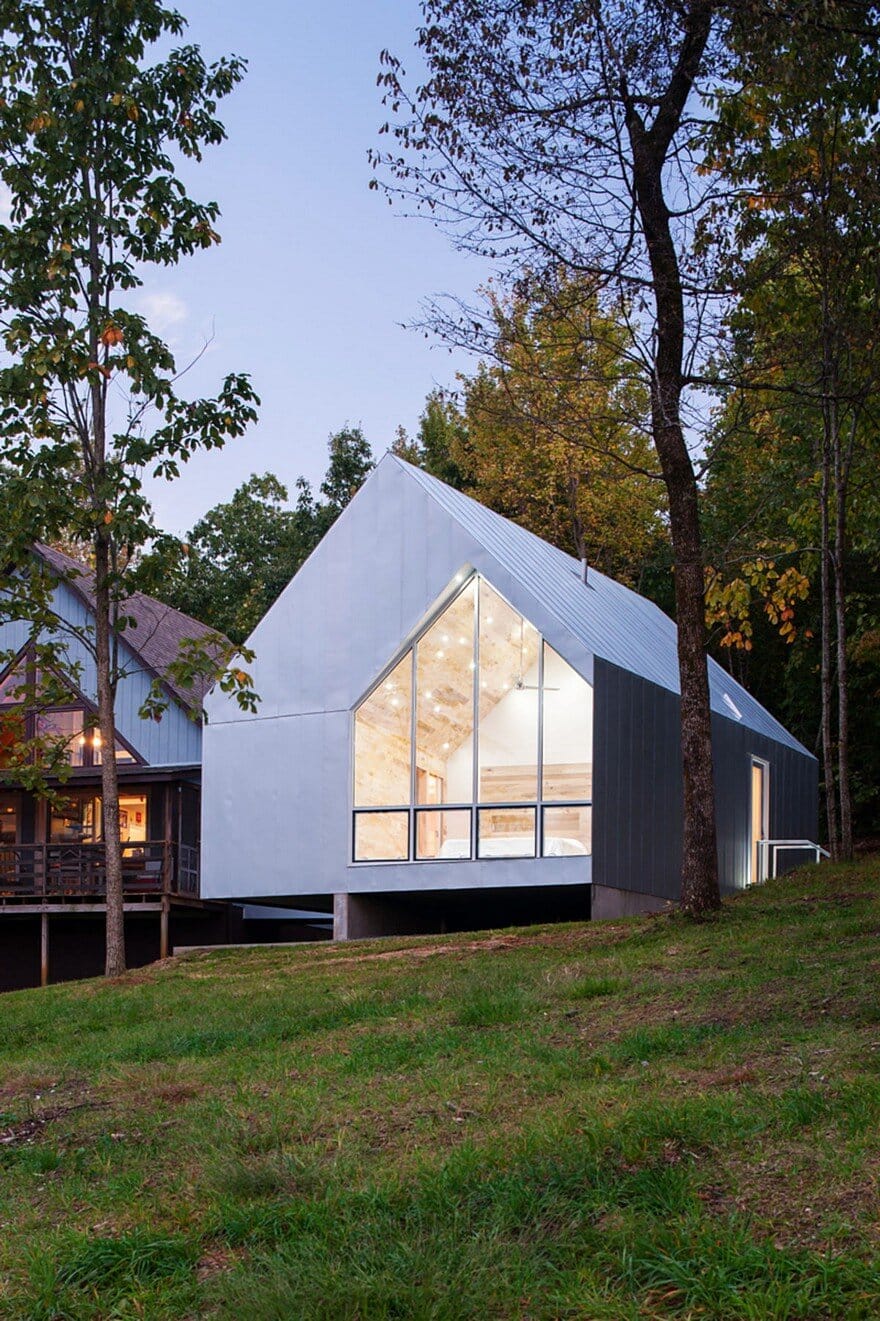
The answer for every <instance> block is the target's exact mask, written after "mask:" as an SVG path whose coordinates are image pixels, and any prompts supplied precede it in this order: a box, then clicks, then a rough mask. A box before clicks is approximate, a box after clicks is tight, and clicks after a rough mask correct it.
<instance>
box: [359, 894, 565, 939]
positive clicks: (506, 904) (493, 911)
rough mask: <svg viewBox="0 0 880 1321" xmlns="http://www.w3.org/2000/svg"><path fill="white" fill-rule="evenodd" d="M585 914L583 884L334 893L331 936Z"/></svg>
mask: <svg viewBox="0 0 880 1321" xmlns="http://www.w3.org/2000/svg"><path fill="white" fill-rule="evenodd" d="M589 916H590V887H589V886H588V885H559V886H548V887H546V888H540V889H539V888H538V887H535V888H534V889H525V888H521V887H514V888H508V889H498V890H457V891H456V890H452V891H450V890H431V891H409V892H407V893H384V894H370V895H364V894H337V895H335V896H334V904H333V938H334V940H366V939H368V938H369V937H371V936H412V935H422V936H424V935H442V934H444V933H445V932H447V931H485V930H487V929H496V930H497V929H499V928H502V929H503V928H505V927H515V926H531V925H534V924H536V923H542V922H586V921H587V920H588V919H589Z"/></svg>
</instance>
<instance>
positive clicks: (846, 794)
mask: <svg viewBox="0 0 880 1321" xmlns="http://www.w3.org/2000/svg"><path fill="white" fill-rule="evenodd" d="M841 460H842V456H841V453H840V434H839V432H838V434H837V435H836V436H835V446H834V505H835V515H834V615H835V620H834V622H835V631H836V637H837V792H838V795H839V799H840V850H839V856H840V858H841V860H842V861H848V860H849V859H850V858H851V857H852V854H853V832H852V790H851V786H850V775H849V670H848V665H847V657H846V636H847V633H846V498H847V489H846V488H847V483H846V476H845V474H844V471H843V464H842V461H841Z"/></svg>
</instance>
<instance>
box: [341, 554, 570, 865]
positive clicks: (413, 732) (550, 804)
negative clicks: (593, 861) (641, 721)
mask: <svg viewBox="0 0 880 1321" xmlns="http://www.w3.org/2000/svg"><path fill="white" fill-rule="evenodd" d="M481 583H485V584H486V585H487V586H488V587H489V588H490V590H491V591H492V592H494V593H495V595H496V596H498V597H499V598H500V599H501V600H502V601H503V602H504V603H505V605H507V606H508V607H509V609H511V610H512V611H514V612H515V613H516V614H518V615H520V616H521V617H522V618H523V619H526V616H525V615H523V614H522V611H520V610H518V609H517V607H516V606H515V605H513V604H512V603H511V602H510V601H508V600H507V598H506V597H505V596H504V595H503V593H502V592H499V591H498V588H497V587H495V585H494V584H493V583H491V582H490V581H489V579H488V578H485V577H484V576H483V575H482V574H481V573H479V572H478V571H477V570H476V569H471V570H469V571H465V570H462V571H461V572H459V573H457V574H456V575H455V577H454V579H453V581H452V583H451V584H450V587H449V588H447V590H446V592H444V593H443V596H442V597H441V599H440V601H439V602H438V604H437V605H436V606H435V608H434V609H433V610H432V611H431V613H430V614H429V615H428V616H427V617H426V618H425V619H424V620H423V621H422V622H421V623H420V624H419V626H418V628H417V629H416V630H415V631H414V632H413V633H412V634H411V636H410V637H409V640H408V641H407V642H406V643H405V645H403V646H402V647H400V649H399V650H398V651H397V652H395V654H394V656H393V658H392V659H391V660H390V661H389V663H388V664H387V665H385V666H384V667H383V669H382V670H381V672H380V673H379V675H378V677H377V678H376V679H375V680H374V682H373V683H372V684H371V685H370V687H369V688H368V689H367V690H366V691H365V692H364V693H363V694H362V695H361V696H360V697H359V698H358V700H357V702H356V703H355V705H354V706H353V707H352V708H351V712H350V721H349V849H348V858H349V862H348V865H349V866H351V867H388V866H398V867H399V866H406V867H409V866H413V865H414V864H417V865H419V866H434V865H436V864H438V863H447V864H448V863H460V862H482V863H487V862H488V863H492V862H505V861H507V862H510V861H517V862H537V861H541V860H543V859H545V858H546V857H548V856H552V857H554V858H556V859H557V860H558V857H559V855H547V854H545V852H544V847H545V838H544V814H545V811H546V810H547V809H548V808H570V809H576V808H584V807H586V808H589V809H590V811H591V812H592V808H593V798H592V794H591V795H590V797H582V798H577V799H565V800H560V799H555V798H554V799H547V800H546V801H545V800H544V798H543V791H544V668H545V665H544V662H545V648H546V647H547V646H550V647H552V649H553V651H554V652H555V653H556V655H557V656H559V658H560V660H562V661H563V662H564V663H565V664H566V665H569V668H571V669H572V670H573V669H574V666H571V665H570V663H569V662H568V661H566V660H565V657H564V656H562V655H561V653H560V652H559V651H558V649H557V648H556V647H553V644H552V643H548V641H547V638H546V637H545V635H544V634H543V633H542V632H541V630H540V629H539V628H536V626H535V625H534V624H532V627H533V628H535V631H536V632H537V634H538V640H539V642H538V675H537V687H538V703H537V706H538V731H537V765H536V771H537V776H536V790H537V796H536V798H534V799H528V800H526V799H523V800H515V801H510V802H483V801H481V800H480V797H479V789H480V756H479V730H480V717H479V710H480V606H481V593H480V584H481ZM471 584H474V585H475V588H476V590H475V592H474V641H473V698H472V701H473V708H472V709H473V724H472V734H471V739H472V790H471V792H472V799H471V801H470V802H448V803H420V802H418V801H417V792H418V786H417V775H418V769H417V765H416V762H417V728H418V644H419V642H420V640H421V639H422V638H423V637H424V636H425V635H426V634H427V633H428V631H429V630H430V629H431V628H432V627H433V626H434V624H435V623H436V622H437V621H438V620H439V619H440V618H441V617H442V615H444V614H445V613H446V611H447V610H448V609H449V608H450V607H451V606H452V605H453V604H454V602H455V601H456V600H457V599H458V598H459V597H460V596H461V595H463V594H464V592H465V591H467V590H468V589H469V587H470V586H471ZM527 622H528V623H530V624H531V620H527ZM407 654H409V658H410V666H411V669H410V801H409V803H396V804H388V805H382V806H370V807H366V806H365V807H357V806H355V798H356V765H355V755H356V746H357V744H356V721H357V714H358V711H359V710H360V709H361V707H362V706H364V704H365V703H366V702H367V701H369V699H370V698H371V697H372V696H373V694H374V693H375V692H376V691H377V690H378V689H379V687H380V686H381V685H382V684H383V683H385V681H386V680H387V679H388V676H389V675H390V674H392V673H393V672H394V671H395V670H396V669H397V668H398V667H399V666H400V663H401V661H402V660H404V658H405V657H406V656H407ZM575 673H578V671H575ZM578 677H579V678H580V679H582V680H583V682H584V683H585V684H587V686H588V688H589V690H590V696H591V703H592V701H593V700H594V691H595V690H594V686H593V684H592V683H590V681H589V680H588V679H586V678H585V677H584V676H583V675H582V674H579V673H578ZM594 729H595V726H594V725H592V726H591V735H592V733H593V732H594ZM592 753H593V747H592V743H591V747H590V757H591V762H590V765H591V766H592V764H593V763H592ZM526 808H527V809H530V810H532V811H533V812H534V815H535V832H534V838H535V846H534V851H533V852H532V853H530V854H522V855H519V856H517V857H515V858H514V857H509V858H503V857H497V856H496V857H494V858H493V857H486V856H482V857H481V856H480V851H479V821H480V813H481V811H487V810H494V811H511V810H515V809H526ZM438 811H445V812H468V813H469V814H470V852H469V854H468V856H467V857H462V858H441V857H434V858H420V857H419V856H418V833H417V832H418V816H419V813H423V812H438ZM376 812H385V813H404V812H406V813H407V814H408V822H407V833H408V850H407V857H406V858H405V859H404V858H388V859H362V858H358V857H357V856H356V839H357V818H358V816H360V815H367V814H369V813H376ZM591 834H592V829H591ZM571 856H572V857H582V858H584V859H586V858H590V857H592V844H591V847H590V850H589V852H588V853H584V854H572V855H571Z"/></svg>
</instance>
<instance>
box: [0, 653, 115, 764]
mask: <svg viewBox="0 0 880 1321" xmlns="http://www.w3.org/2000/svg"><path fill="white" fill-rule="evenodd" d="M0 719H2V722H3V726H4V729H3V737H2V738H0V765H2V764H3V762H4V760H5V761H6V762H7V764H8V759H9V754H10V750H11V748H12V747H13V745H14V744H15V743H17V742H19V741H21V740H28V741H30V740H32V739H43V740H46V743H47V745H50V744H51V745H54V744H57V743H61V742H63V743H64V746H65V751H66V760H67V761H68V764H69V765H70V766H73V767H94V766H100V765H101V761H102V759H103V750H102V747H101V735H100V733H99V732H98V730H97V727H96V726H97V716H96V712H95V708H94V706H93V705H92V703H91V702H89V701H88V699H87V698H86V697H85V696H84V695H83V694H82V693H81V692H79V691H78V689H76V688H75V687H74V686H73V685H72V684H71V683H70V682H69V681H68V680H66V679H61V678H60V677H59V676H58V675H57V674H55V672H54V671H53V670H48V669H45V670H43V671H42V672H41V671H40V669H39V667H38V665H37V662H36V658H35V655H34V652H33V649H32V648H31V647H27V648H25V649H24V651H22V652H21V653H20V654H19V655H18V656H17V657H16V658H15V660H14V661H13V662H12V664H11V665H10V666H9V667H8V668H7V669H6V671H5V673H4V674H3V675H2V676H0ZM22 721H23V725H22ZM4 753H5V757H4ZM53 755H54V749H53ZM116 760H117V761H118V762H135V761H137V760H138V758H137V756H136V755H135V753H134V751H133V750H132V749H131V748H129V747H128V746H127V744H126V743H125V742H124V740H123V739H121V738H119V737H117V739H116Z"/></svg>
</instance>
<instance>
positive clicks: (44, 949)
mask: <svg viewBox="0 0 880 1321" xmlns="http://www.w3.org/2000/svg"><path fill="white" fill-rule="evenodd" d="M40 985H41V986H48V985H49V914H48V913H47V912H46V910H45V909H44V910H43V912H42V913H41V914H40Z"/></svg>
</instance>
